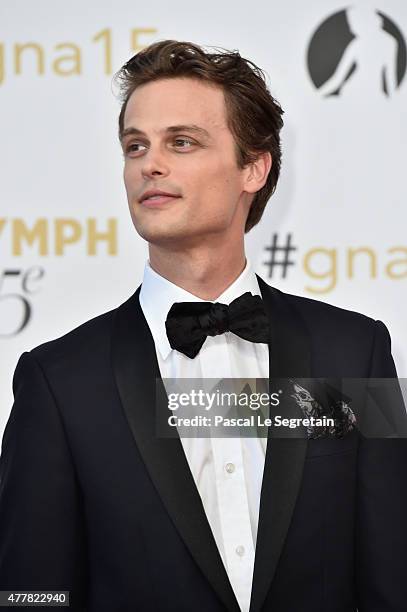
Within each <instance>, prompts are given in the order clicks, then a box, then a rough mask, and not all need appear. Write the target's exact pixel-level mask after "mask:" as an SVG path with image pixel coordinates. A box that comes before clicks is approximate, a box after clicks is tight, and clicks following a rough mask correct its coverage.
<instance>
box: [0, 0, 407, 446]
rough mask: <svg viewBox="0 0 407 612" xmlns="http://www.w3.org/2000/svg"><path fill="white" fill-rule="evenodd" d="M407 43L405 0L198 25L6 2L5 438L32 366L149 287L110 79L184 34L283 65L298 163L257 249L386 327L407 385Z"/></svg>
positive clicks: (306, 288) (291, 163)
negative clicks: (33, 356) (30, 361)
mask: <svg viewBox="0 0 407 612" xmlns="http://www.w3.org/2000/svg"><path fill="white" fill-rule="evenodd" d="M85 6H86V11H85V12H84V7H85ZM349 6H350V5H349ZM377 11H379V13H381V14H379V13H378V12H377ZM406 35H407V4H406V3H405V1H404V0H386V1H385V2H384V0H382V2H381V3H380V2H379V0H377V2H370V1H369V0H365V1H362V0H359V1H358V0H355V1H354V2H353V3H352V7H351V8H347V4H346V3H341V2H337V1H336V0H313V2H312V3H304V2H303V1H302V0H287V1H286V2H265V1H263V2H258V3H257V4H255V5H253V4H252V5H250V4H248V3H247V1H246V0H235V1H234V2H233V3H232V2H224V3H219V2H218V1H216V2H215V1H214V0H206V2H204V3H201V6H200V5H199V4H198V3H194V5H193V13H192V9H191V4H190V2H187V1H184V0H182V1H181V0H175V1H173V2H171V3H170V4H169V3H168V2H166V1H165V0H157V1H156V2H155V3H142V2H139V3H136V2H131V1H130V0H118V1H117V2H115V3H114V4H113V3H111V2H103V1H101V0H98V2H96V1H94V2H88V3H86V5H84V4H83V2H79V0H71V2H70V3H68V4H66V3H62V2H58V1H55V0H53V1H51V0H42V1H39V2H35V3H29V2H26V1H22V0H13V2H11V0H4V1H3V2H2V4H1V5H0V168H1V180H0V206H1V208H0V334H1V336H0V366H1V367H0V434H1V433H2V431H3V428H4V425H5V422H6V419H7V418H8V415H9V412H10V409H11V403H12V392H11V380H12V374H13V371H14V368H15V365H16V362H17V360H18V357H19V355H20V354H21V353H22V352H23V351H24V350H29V349H31V348H33V347H34V346H36V345H38V344H40V343H42V342H44V341H46V340H50V339H52V338H56V337H58V336H60V335H62V334H63V333H65V332H67V331H69V330H70V329H72V328H73V327H75V326H77V325H79V324H80V323H82V322H83V321H85V320H87V319H89V318H91V317H92V316H96V315H97V314H99V313H102V312H104V311H106V310H109V309H111V308H114V307H115V306H117V305H118V304H120V303H121V302H122V301H123V300H125V299H126V298H127V297H128V296H129V295H130V294H131V293H133V291H134V290H135V289H136V287H137V286H138V285H139V283H140V281H141V277H142V271H143V267H144V261H145V258H146V254H147V249H146V245H145V244H144V242H143V241H142V240H141V239H140V238H139V237H138V235H137V234H136V232H135V230H134V228H133V226H132V223H131V219H130V215H129V212H128V208H127V201H126V196H125V190H124V186H123V182H122V165H123V160H122V154H121V149H120V147H119V143H118V140H117V116H118V113H119V108H120V106H119V102H118V101H117V99H116V98H115V96H114V93H113V92H112V86H111V79H112V75H113V73H114V72H116V70H118V69H119V68H120V66H121V65H122V64H123V63H124V62H125V61H126V60H127V59H128V58H129V57H130V56H131V55H133V54H134V52H135V51H137V50H139V49H140V48H141V47H143V46H146V45H148V44H150V43H151V42H154V41H156V40H162V39H167V38H171V39H178V40H190V41H193V42H196V43H198V44H201V45H204V46H218V47H225V48H229V49H238V50H239V51H240V53H241V54H242V55H243V56H245V57H247V58H249V59H251V60H253V61H254V62H255V63H257V64H258V65H259V66H260V67H262V68H263V69H264V70H265V71H266V74H267V75H268V79H269V84H270V88H271V91H272V93H273V95H275V96H276V97H277V99H278V100H279V101H280V103H281V105H282V107H283V108H284V110H285V116H284V119H285V127H284V128H283V132H282V139H283V166H282V174H281V178H280V182H279V185H278V187H277V191H276V193H275V195H274V196H273V197H272V199H271V200H270V202H269V204H268V207H267V209H266V212H265V214H264V217H263V219H262V221H261V223H260V225H259V226H258V227H256V228H255V229H253V230H252V231H251V232H250V233H249V234H248V236H247V252H248V255H249V257H250V259H251V260H252V263H253V264H254V267H255V269H256V271H257V272H258V273H259V274H260V275H261V276H263V278H264V279H265V280H266V281H267V282H269V283H270V284H274V285H275V286H277V287H278V288H280V289H282V290H284V291H288V292H291V293H297V294H300V295H305V296H307V297H312V298H315V299H319V300H323V301H326V302H330V303H332V304H335V305H338V306H341V307H343V308H348V309H352V310H358V311H360V312H363V313H365V314H367V315H369V316H371V317H374V318H378V319H382V320H383V321H384V322H385V323H386V324H387V326H388V327H389V330H390V332H391V335H392V339H393V354H394V356H395V359H396V363H397V366H398V371H399V375H400V376H404V377H406V376H407V347H406V341H407V326H406V323H405V313H404V310H405V298H406V286H407V239H406V222H407V212H406V209H405V197H406V187H405V176H406V172H405V158H406V155H405V149H404V147H405V143H406V142H407V122H406V120H405V109H406V108H407V85H406V81H407V76H406V75H405V74H404V73H405V40H406ZM24 45H28V46H26V47H24ZM352 67H353V68H355V67H356V70H354V72H352V73H351V74H350V76H349V78H346V77H347V76H348V75H349V72H350V71H351V70H352ZM383 75H385V76H384V77H383ZM383 83H385V90H386V91H387V95H386V92H385V91H384V88H383ZM332 91H337V92H338V95H328V96H327V95H326V94H329V93H331V92H332ZM403 111H404V112H403ZM98 232H99V235H98ZM100 234H104V235H100ZM273 235H275V239H276V240H277V245H279V246H284V245H285V244H287V241H288V236H289V235H291V244H292V245H293V246H294V247H295V249H296V250H295V251H292V252H291V253H289V258H290V260H291V261H292V262H293V264H292V265H288V266H286V271H285V277H284V275H283V267H282V266H281V265H278V264H277V265H275V266H274V268H273V269H271V268H272V267H271V266H270V265H269V263H267V262H269V261H270V257H271V252H270V250H267V249H266V247H267V246H270V245H271V244H272V240H273ZM357 249H362V251H360V252H357V251H356V252H355V250H357ZM352 253H353V255H352ZM283 258H284V253H283V252H282V251H278V252H276V253H275V261H280V262H281V261H283ZM352 258H353V266H352ZM24 300H25V301H24ZM27 313H28V314H29V318H28V321H27V322H26V323H25V325H24V326H23V328H22V329H21V330H20V331H18V328H19V327H21V326H22V325H23V324H24V316H25V314H27Z"/></svg>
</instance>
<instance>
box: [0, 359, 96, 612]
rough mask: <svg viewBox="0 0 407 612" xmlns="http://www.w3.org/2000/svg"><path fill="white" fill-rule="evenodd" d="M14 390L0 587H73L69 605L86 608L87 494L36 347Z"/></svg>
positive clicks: (1, 489)
mask: <svg viewBox="0 0 407 612" xmlns="http://www.w3.org/2000/svg"><path fill="white" fill-rule="evenodd" d="M13 393H14V404H13V407H12V410H11V414H10V417H9V419H8V422H7V425H6V429H5V431H4V436H3V442H2V454H1V458H0V590H3V591H5V590H16V589H19V590H25V591H27V590H36V591H38V590H40V591H45V590H52V591H59V590H64V591H70V607H69V608H68V609H70V610H77V611H79V610H85V603H84V602H85V586H86V583H85V571H86V562H85V552H86V546H85V529H84V517H83V507H82V498H81V494H80V489H79V486H78V481H77V477H76V472H75V469H74V465H73V461H72V455H71V452H70V449H69V446H68V441H67V438H66V435H65V431H64V427H63V423H62V419H61V416H60V414H59V411H58V407H57V405H56V402H55V400H54V397H53V394H52V391H51V389H50V386H49V384H48V382H47V380H46V377H45V375H44V373H43V371H42V369H41V366H40V364H39V363H38V361H37V360H36V359H35V357H34V356H33V355H32V353H28V352H26V353H23V354H22V355H21V357H20V359H19V361H18V363H17V366H16V369H15V373H14V378H13ZM2 609H3V608H2ZM13 609H14V608H13ZM51 609H54V607H52V608H51ZM55 609H57V608H55ZM58 609H60V608H58Z"/></svg>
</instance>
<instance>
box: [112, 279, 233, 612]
mask: <svg viewBox="0 0 407 612" xmlns="http://www.w3.org/2000/svg"><path fill="white" fill-rule="evenodd" d="M139 291H140V288H138V289H137V291H136V292H135V293H134V294H133V295H132V296H131V297H130V298H129V299H128V300H127V301H126V302H125V303H124V304H122V305H121V306H120V307H119V308H118V309H117V311H116V313H115V321H114V330H113V347H112V359H113V368H114V373H115V378H116V383H117V387H118V390H119V394H120V398H121V401H122V404H123V408H124V411H125V414H126V416H127V420H128V422H129V425H130V428H131V431H132V433H133V436H134V438H135V441H136V444H137V447H138V449H139V451H140V454H141V455H142V457H143V460H144V463H145V465H146V468H147V470H148V472H149V474H150V477H151V479H152V481H153V483H154V485H155V487H156V489H157V491H158V493H159V495H160V497H161V499H162V500H163V503H164V505H165V507H166V509H167V511H168V514H169V515H170V517H171V519H172V521H173V522H174V524H175V526H176V528H177V529H178V531H179V533H180V535H181V537H182V539H183V541H184V542H185V544H186V546H187V547H188V549H189V551H190V553H191V555H192V557H193V558H194V559H195V561H196V563H197V564H198V566H199V567H200V568H201V570H202V572H203V573H204V575H205V576H206V578H207V579H208V581H209V582H210V584H211V585H212V587H213V588H214V590H215V591H216V593H217V595H218V597H219V598H220V600H221V601H222V602H223V604H224V605H225V606H226V609H227V610H228V611H230V612H239V606H238V603H237V600H236V598H235V595H234V593H233V590H232V587H231V585H230V582H229V579H228V577H227V574H226V571H225V568H224V565H223V563H222V559H221V557H220V555H219V551H218V549H217V546H216V543H215V540H214V538H213V535H212V531H211V528H210V526H209V523H208V521H207V518H206V514H205V511H204V508H203V505H202V501H201V498H200V496H199V493H198V490H197V488H196V485H195V482H194V479H193V476H192V474H191V472H190V469H189V466H188V462H187V460H186V457H185V453H184V450H183V447H182V444H181V440H180V439H179V437H177V438H171V439H170V438H159V437H157V435H156V405H155V386H156V379H157V378H158V379H160V378H161V377H160V371H159V366H158V363H157V358H156V353H155V346H154V342H153V338H152V336H151V333H150V330H149V327H148V325H147V322H146V320H145V318H144V315H143V312H142V310H141V307H140V303H139ZM164 397H165V398H166V395H165V390H164ZM161 417H162V418H161V422H163V419H165V420H166V418H167V415H166V414H165V413H164V407H162V413H161Z"/></svg>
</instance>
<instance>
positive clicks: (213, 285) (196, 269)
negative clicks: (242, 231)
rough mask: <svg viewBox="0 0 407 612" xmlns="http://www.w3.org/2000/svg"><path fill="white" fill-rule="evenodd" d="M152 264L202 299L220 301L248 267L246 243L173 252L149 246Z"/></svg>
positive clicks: (158, 271) (162, 274)
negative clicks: (222, 247) (218, 299)
mask: <svg viewBox="0 0 407 612" xmlns="http://www.w3.org/2000/svg"><path fill="white" fill-rule="evenodd" d="M149 259H150V265H151V267H152V268H153V270H155V272H157V273H158V274H160V275H161V276H163V277H164V278H166V279H167V280H169V281H171V282H172V283H174V284H175V285H177V286H178V287H182V289H185V290H186V291H188V292H189V293H192V294H193V295H196V296H197V297H199V298H201V299H202V300H211V301H213V300H216V299H217V298H218V297H219V296H220V295H221V293H223V292H224V291H225V290H226V289H227V288H228V287H229V286H230V285H231V284H232V283H233V282H234V281H235V280H236V279H237V278H238V276H239V275H240V274H241V273H242V272H243V270H244V268H245V266H246V257H245V253H244V244H243V241H242V244H241V245H239V248H236V246H235V248H233V249H232V248H231V249H226V250H225V249H214V248H211V247H205V246H202V245H200V246H199V248H195V249H194V248H192V249H189V250H188V251H187V252H185V251H172V250H168V249H167V248H160V247H159V246H157V245H152V244H150V245H149Z"/></svg>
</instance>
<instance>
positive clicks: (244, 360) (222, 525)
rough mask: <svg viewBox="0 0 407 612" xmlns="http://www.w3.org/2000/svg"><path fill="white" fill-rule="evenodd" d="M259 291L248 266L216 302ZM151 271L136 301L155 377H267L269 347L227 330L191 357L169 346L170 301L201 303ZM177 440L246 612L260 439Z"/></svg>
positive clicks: (261, 466) (264, 441)
mask: <svg viewBox="0 0 407 612" xmlns="http://www.w3.org/2000/svg"><path fill="white" fill-rule="evenodd" d="M247 291H249V292H251V293H252V294H253V295H260V296H261V292H260V289H259V285H258V282H257V278H256V275H255V273H254V272H253V270H252V268H251V266H250V263H249V262H247V263H246V267H245V269H244V270H243V272H242V273H241V274H240V276H239V277H238V278H237V279H236V280H235V281H234V282H233V283H232V285H230V286H229V287H228V288H227V289H226V290H225V291H224V292H223V293H222V294H221V295H220V296H219V297H218V298H216V300H211V301H216V302H221V303H223V304H230V302H231V301H233V300H234V299H235V298H237V297H239V296H240V295H242V294H243V293H245V292H247ZM204 301H208V300H202V299H200V298H199V297H197V296H195V295H192V294H191V293H189V292H188V291H185V290H184V289H182V288H181V287H178V286H177V285H174V284H173V283H171V282H170V281H169V280H167V279H166V278H163V277H162V276H161V275H159V274H158V273H157V272H155V271H154V270H153V269H152V268H151V266H150V264H149V262H148V261H147V262H146V266H145V270H144V277H143V282H142V286H141V290H140V305H141V308H142V310H143V313H144V316H145V318H146V321H147V323H148V326H149V328H150V331H151V334H152V336H153V339H154V343H155V348H156V353H157V361H158V365H159V368H160V374H161V377H162V378H196V379H207V378H211V379H222V378H268V376H269V350H268V344H265V343H254V342H249V341H247V340H244V339H242V338H240V337H238V336H236V335H235V334H233V333H232V332H226V333H224V334H220V335H218V336H209V337H208V338H207V339H206V340H205V343H204V345H203V346H202V348H201V350H200V352H199V353H198V355H197V356H196V357H195V358H194V359H190V358H189V357H187V356H186V355H184V354H183V353H180V352H179V351H176V350H173V349H172V348H171V346H170V344H169V342H168V338H167V333H166V329H165V320H166V318H167V314H168V311H169V309H170V308H171V306H172V304H173V303H174V302H204ZM181 442H182V445H183V448H184V452H185V456H186V459H187V461H188V464H189V467H190V470H191V473H192V476H193V478H194V481H195V484H196V486H197V489H198V491H199V494H200V497H201V499H202V503H203V507H204V509H205V513H206V516H207V518H208V522H209V524H210V527H211V529H212V533H213V536H214V538H215V541H216V544H217V547H218V549H219V553H220V555H221V557H222V560H223V563H224V566H225V569H226V572H227V574H228V577H229V581H230V583H231V585H232V588H233V590H234V592H235V595H236V598H237V601H238V602H239V605H240V608H241V610H242V612H248V611H249V607H250V597H251V589H252V580H253V567H254V556H255V547H256V538H257V526H258V517H259V505H260V492H261V483H262V478H263V469H264V458H265V453H266V444H267V438H265V437H264V438H262V437H260V438H257V437H256V438H255V437H251V438H219V437H218V438H215V437H206V438H198V437H195V438H193V437H189V438H186V437H182V438H181Z"/></svg>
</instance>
